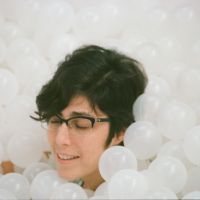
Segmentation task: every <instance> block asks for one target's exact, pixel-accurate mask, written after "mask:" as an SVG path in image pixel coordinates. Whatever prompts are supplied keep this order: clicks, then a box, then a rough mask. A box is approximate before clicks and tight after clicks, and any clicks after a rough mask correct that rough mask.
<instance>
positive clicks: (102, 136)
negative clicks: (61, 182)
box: [36, 45, 147, 189]
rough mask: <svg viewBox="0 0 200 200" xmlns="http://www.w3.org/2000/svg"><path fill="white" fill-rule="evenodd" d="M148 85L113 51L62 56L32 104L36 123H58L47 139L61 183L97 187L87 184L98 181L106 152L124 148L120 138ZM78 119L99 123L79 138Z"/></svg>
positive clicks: (87, 49)
mask: <svg viewBox="0 0 200 200" xmlns="http://www.w3.org/2000/svg"><path fill="white" fill-rule="evenodd" d="M146 83H147V78H146V75H145V73H144V71H143V68H142V66H141V64H140V63H139V62H138V61H136V60H134V59H132V58H130V57H127V56H126V55H123V54H121V53H119V52H117V51H116V50H112V49H105V48H102V47H99V46H94V45H92V46H84V47H81V48H79V49H77V50H75V51H74V52H73V53H72V54H71V55H68V56H66V58H65V60H64V61H63V62H62V63H60V64H59V67H58V69H57V71H56V72H55V74H54V76H53V77H52V79H51V80H50V81H49V82H48V83H47V84H45V85H44V86H43V87H42V89H41V91H40V93H39V95H38V96H37V99H36V103H37V107H38V112H37V114H38V115H39V117H38V120H40V121H42V122H47V123H48V124H50V123H51V122H52V119H53V120H54V119H56V120H57V121H59V122H60V123H59V128H57V129H56V130H54V131H52V130H49V131H48V138H49V142H50V144H51V146H52V150H53V152H54V154H55V157H56V159H57V160H56V162H57V166H58V172H59V174H60V175H61V176H62V177H64V178H66V179H68V180H74V179H77V178H82V179H83V180H84V181H85V183H86V184H87V183H88V187H90V188H92V187H93V188H92V189H94V188H95V187H96V186H98V183H97V184H96V186H90V183H89V180H91V181H92V179H93V182H95V181H94V180H97V182H99V183H100V182H101V181H102V180H101V179H102V178H101V176H100V174H99V171H98V160H99V158H100V156H101V154H102V153H103V151H104V150H105V149H106V148H108V147H110V146H113V145H123V136H124V132H125V130H126V128H127V127H128V126H129V125H130V124H131V123H133V122H134V116H133V114H132V107H133V104H134V102H135V100H136V99H137V97H138V96H139V95H140V94H142V93H143V92H144V90H145V86H146ZM77 117H86V118H87V117H89V118H90V117H92V118H94V119H97V118H103V120H101V122H94V123H92V119H87V120H90V122H91V124H92V125H91V126H90V129H87V130H86V129H85V133H84V131H83V130H82V132H81V131H80V133H84V134H78V132H79V131H78V130H75V129H77V127H76V126H77V123H82V121H78V120H79V118H77ZM69 118H70V120H68V121H67V120H66V119H69ZM71 118H73V119H71ZM87 120H86V121H87ZM96 121H98V120H96ZM63 122H64V123H63ZM84 122H85V121H84V120H83V123H84ZM87 122H88V121H87ZM79 125H80V124H78V126H79ZM70 156H71V157H70ZM61 157H62V158H61ZM65 158H66V159H65ZM93 185H95V184H93Z"/></svg>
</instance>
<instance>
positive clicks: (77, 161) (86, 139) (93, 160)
mask: <svg viewBox="0 0 200 200" xmlns="http://www.w3.org/2000/svg"><path fill="white" fill-rule="evenodd" d="M74 113H76V115H77V114H78V115H81V116H88V115H89V116H92V117H94V118H108V116H106V115H105V114H104V113H103V112H101V111H100V110H99V109H97V110H96V111H94V110H92V108H91V106H90V104H89V102H88V100H87V98H85V97H84V96H78V97H75V98H73V99H72V100H71V102H70V103H69V105H68V106H67V107H66V108H65V109H64V110H63V111H62V112H61V113H60V115H61V116H62V118H64V119H68V118H70V117H72V116H74ZM109 126H110V124H109V122H99V123H98V122H97V123H95V124H94V126H93V128H92V129H91V131H90V132H88V133H87V134H83V135H81V134H74V133H73V134H72V133H71V129H70V128H69V127H68V126H66V124H65V123H63V124H62V125H61V126H60V127H59V129H58V130H57V131H51V132H50V131H49V132H48V139H49V143H50V145H51V147H52V151H53V153H54V154H55V160H56V166H57V170H58V173H59V175H60V176H61V177H63V178H66V179H67V180H69V181H73V180H75V179H79V178H81V179H83V181H84V182H85V184H86V185H88V187H91V188H92V187H95V184H98V183H95V181H96V182H102V181H103V180H102V178H101V176H100V174H99V170H98V161H99V158H100V156H101V154H102V153H103V151H104V150H105V143H106V139H107V137H108V134H109ZM122 139H123V134H121V136H119V137H114V138H113V139H112V141H111V143H110V145H109V146H112V145H116V144H119V143H120V142H121V141H122ZM89 182H91V183H92V184H93V186H92V184H90V183H89ZM99 184H100V183H99Z"/></svg>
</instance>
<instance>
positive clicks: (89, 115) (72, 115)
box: [60, 111, 94, 117]
mask: <svg viewBox="0 0 200 200" xmlns="http://www.w3.org/2000/svg"><path fill="white" fill-rule="evenodd" d="M60 115H61V116H62V117H63V115H62V113H60ZM69 116H70V117H77V116H87V117H94V116H93V115H91V114H90V113H88V112H84V111H83V112H77V111H73V112H71V113H70V115H69Z"/></svg>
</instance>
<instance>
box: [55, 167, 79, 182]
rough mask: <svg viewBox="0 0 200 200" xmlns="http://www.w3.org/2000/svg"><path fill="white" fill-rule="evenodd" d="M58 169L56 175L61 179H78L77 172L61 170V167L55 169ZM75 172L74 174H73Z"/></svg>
mask: <svg viewBox="0 0 200 200" xmlns="http://www.w3.org/2000/svg"><path fill="white" fill-rule="evenodd" d="M57 171H58V175H59V176H60V177H61V178H62V179H66V180H67V181H74V180H76V179H79V178H80V177H77V173H74V172H71V173H70V171H67V170H66V169H65V170H62V169H57ZM75 174H76V175H75Z"/></svg>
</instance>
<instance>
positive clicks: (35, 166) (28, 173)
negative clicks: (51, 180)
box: [23, 162, 52, 183]
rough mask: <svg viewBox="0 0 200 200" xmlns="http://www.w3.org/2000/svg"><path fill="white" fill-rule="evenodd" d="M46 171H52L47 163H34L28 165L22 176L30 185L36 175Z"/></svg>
mask: <svg viewBox="0 0 200 200" xmlns="http://www.w3.org/2000/svg"><path fill="white" fill-rule="evenodd" d="M48 169H52V167H51V166H50V165H48V164H47V163H43V162H36V163H32V164H30V165H28V166H27V167H26V168H25V169H24V171H23V175H24V176H25V177H26V178H27V179H28V181H29V182H30V183H31V182H32V181H33V179H34V178H35V176H36V175H37V174H39V173H40V172H42V171H45V170H48Z"/></svg>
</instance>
